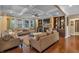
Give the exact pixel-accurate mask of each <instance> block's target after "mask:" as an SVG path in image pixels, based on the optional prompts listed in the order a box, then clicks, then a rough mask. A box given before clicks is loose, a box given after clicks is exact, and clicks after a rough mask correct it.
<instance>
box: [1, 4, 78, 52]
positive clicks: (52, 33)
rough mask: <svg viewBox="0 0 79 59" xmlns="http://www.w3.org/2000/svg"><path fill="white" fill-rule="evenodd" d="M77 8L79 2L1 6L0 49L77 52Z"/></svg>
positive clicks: (3, 50)
mask: <svg viewBox="0 0 79 59" xmlns="http://www.w3.org/2000/svg"><path fill="white" fill-rule="evenodd" d="M78 10H79V9H78V5H1V6H0V39H1V41H0V42H1V43H0V45H1V46H0V52H6V53H39V52H43V53H53V52H54V53H56V52H78V51H79V50H78V49H76V48H78V38H79V36H78V35H79V33H78V31H79V28H78V24H79V22H78V19H79V15H78V14H79V13H78ZM72 12H73V13H72ZM7 38H8V39H7ZM72 38H73V39H72ZM14 39H16V40H14ZM70 39H71V40H70ZM12 42H13V43H12ZM72 44H73V46H72Z"/></svg>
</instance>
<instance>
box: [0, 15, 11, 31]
mask: <svg viewBox="0 0 79 59" xmlns="http://www.w3.org/2000/svg"><path fill="white" fill-rule="evenodd" d="M8 18H10V16H3V17H2V20H1V21H0V31H6V30H7V27H8V23H7V21H8V20H7V19H8Z"/></svg>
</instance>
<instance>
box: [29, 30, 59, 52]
mask: <svg viewBox="0 0 79 59" xmlns="http://www.w3.org/2000/svg"><path fill="white" fill-rule="evenodd" d="M40 35H41V36H40V37H38V38H31V40H30V44H31V47H33V48H35V49H37V50H38V51H39V52H42V51H44V50H45V49H46V48H48V47H49V46H51V45H52V44H53V43H55V42H57V41H58V40H59V33H58V32H56V31H55V32H53V34H52V33H51V34H45V33H44V35H43V33H42V34H40Z"/></svg>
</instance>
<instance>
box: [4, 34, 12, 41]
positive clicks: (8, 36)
mask: <svg viewBox="0 0 79 59" xmlns="http://www.w3.org/2000/svg"><path fill="white" fill-rule="evenodd" d="M10 39H13V37H12V36H11V35H5V36H4V37H2V40H5V41H8V40H10Z"/></svg>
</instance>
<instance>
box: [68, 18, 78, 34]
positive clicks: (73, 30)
mask: <svg viewBox="0 0 79 59" xmlns="http://www.w3.org/2000/svg"><path fill="white" fill-rule="evenodd" d="M69 20H70V21H69V32H70V35H79V32H75V20H79V18H73V19H69ZM71 22H73V25H71Z"/></svg>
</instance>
